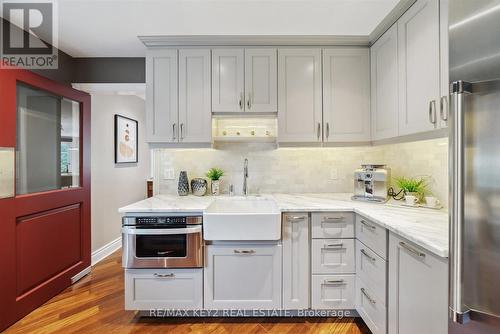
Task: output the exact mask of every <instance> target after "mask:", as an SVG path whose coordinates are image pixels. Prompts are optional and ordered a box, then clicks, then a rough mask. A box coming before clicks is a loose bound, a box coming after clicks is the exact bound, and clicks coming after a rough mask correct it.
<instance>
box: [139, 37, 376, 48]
mask: <svg viewBox="0 0 500 334" xmlns="http://www.w3.org/2000/svg"><path fill="white" fill-rule="evenodd" d="M138 38H139V40H140V41H141V42H142V43H144V45H145V46H146V47H148V48H151V47H166V46H257V45H258V46H265V45H268V46H284V45H289V46H297V45H317V46H320V45H363V46H367V45H369V40H368V36H332V35H177V36H172V35H156V36H155V35H153V36H138Z"/></svg>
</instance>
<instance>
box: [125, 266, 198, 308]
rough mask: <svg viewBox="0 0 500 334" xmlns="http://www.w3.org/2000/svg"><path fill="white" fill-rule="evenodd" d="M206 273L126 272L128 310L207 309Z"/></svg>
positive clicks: (190, 270) (178, 270) (161, 270)
mask: <svg viewBox="0 0 500 334" xmlns="http://www.w3.org/2000/svg"><path fill="white" fill-rule="evenodd" d="M202 291H203V269H201V268H200V269H126V270H125V309H126V310H150V309H186V310H199V309H202V308H203V292H202Z"/></svg>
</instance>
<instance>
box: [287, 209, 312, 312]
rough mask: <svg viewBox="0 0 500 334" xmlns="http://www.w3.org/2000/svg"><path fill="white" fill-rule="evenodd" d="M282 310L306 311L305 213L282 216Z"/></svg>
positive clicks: (307, 279)
mask: <svg viewBox="0 0 500 334" xmlns="http://www.w3.org/2000/svg"><path fill="white" fill-rule="evenodd" d="M282 233H283V235H282V239H283V241H282V242H283V308H284V309H286V310H300V309H307V308H309V280H310V271H309V214H308V213H307V212H305V213H304V212H298V213H286V214H283V231H282Z"/></svg>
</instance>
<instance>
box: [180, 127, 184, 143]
mask: <svg viewBox="0 0 500 334" xmlns="http://www.w3.org/2000/svg"><path fill="white" fill-rule="evenodd" d="M180 128H181V140H184V123H181V126H180Z"/></svg>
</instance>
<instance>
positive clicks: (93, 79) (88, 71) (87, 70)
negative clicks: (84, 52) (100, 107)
mask: <svg viewBox="0 0 500 334" xmlns="http://www.w3.org/2000/svg"><path fill="white" fill-rule="evenodd" d="M73 66H74V75H73V78H72V80H73V82H76V83H144V82H146V64H145V58H73Z"/></svg>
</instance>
